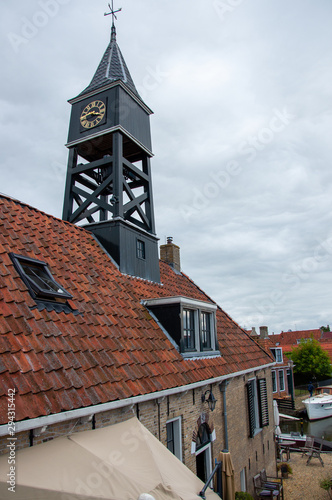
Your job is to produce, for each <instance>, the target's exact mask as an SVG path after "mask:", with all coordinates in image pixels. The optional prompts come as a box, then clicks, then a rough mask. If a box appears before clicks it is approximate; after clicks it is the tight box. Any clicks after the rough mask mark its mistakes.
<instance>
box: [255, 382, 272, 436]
mask: <svg viewBox="0 0 332 500" xmlns="http://www.w3.org/2000/svg"><path fill="white" fill-rule="evenodd" d="M257 388H258V400H259V415H260V421H261V422H260V423H261V427H265V426H266V425H269V409H268V402H267V390H266V379H265V378H260V379H258V380H257Z"/></svg>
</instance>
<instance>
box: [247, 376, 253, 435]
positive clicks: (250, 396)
mask: <svg viewBox="0 0 332 500" xmlns="http://www.w3.org/2000/svg"><path fill="white" fill-rule="evenodd" d="M253 383H254V381H251V382H248V383H247V391H248V411H249V431H250V433H249V437H251V438H252V437H254V435H255V401H254V398H255V393H254V388H253Z"/></svg>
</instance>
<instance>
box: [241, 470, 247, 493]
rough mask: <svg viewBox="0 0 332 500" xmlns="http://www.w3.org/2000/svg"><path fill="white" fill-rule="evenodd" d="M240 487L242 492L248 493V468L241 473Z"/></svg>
mask: <svg viewBox="0 0 332 500" xmlns="http://www.w3.org/2000/svg"><path fill="white" fill-rule="evenodd" d="M240 485H241V491H247V480H246V468H245V467H244V469H242V470H241V471H240Z"/></svg>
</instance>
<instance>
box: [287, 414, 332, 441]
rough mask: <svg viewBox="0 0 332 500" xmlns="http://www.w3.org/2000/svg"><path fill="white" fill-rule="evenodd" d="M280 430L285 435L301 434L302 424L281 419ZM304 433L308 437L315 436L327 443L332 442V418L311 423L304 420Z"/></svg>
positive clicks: (297, 421)
mask: <svg viewBox="0 0 332 500" xmlns="http://www.w3.org/2000/svg"><path fill="white" fill-rule="evenodd" d="M280 429H281V432H283V433H287V434H288V433H290V432H301V422H300V421H299V420H286V419H282V418H281V419H280ZM303 433H304V434H306V435H308V436H315V437H317V438H321V437H322V436H324V439H326V440H327V441H332V417H329V418H323V419H321V420H315V421H314V422H310V421H308V420H303Z"/></svg>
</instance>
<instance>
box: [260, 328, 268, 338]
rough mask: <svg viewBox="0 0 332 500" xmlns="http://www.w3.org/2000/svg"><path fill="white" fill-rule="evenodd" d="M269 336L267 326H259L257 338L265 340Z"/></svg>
mask: <svg viewBox="0 0 332 500" xmlns="http://www.w3.org/2000/svg"><path fill="white" fill-rule="evenodd" d="M268 335H269V332H268V328H267V326H260V327H259V336H260V338H261V339H266V338H267V337H268Z"/></svg>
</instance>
